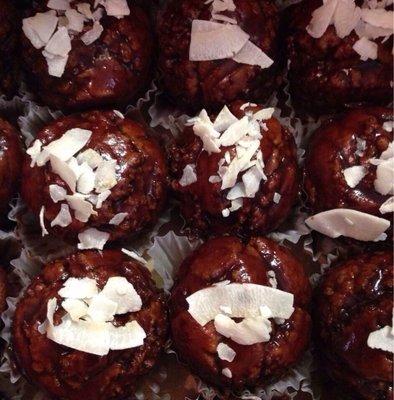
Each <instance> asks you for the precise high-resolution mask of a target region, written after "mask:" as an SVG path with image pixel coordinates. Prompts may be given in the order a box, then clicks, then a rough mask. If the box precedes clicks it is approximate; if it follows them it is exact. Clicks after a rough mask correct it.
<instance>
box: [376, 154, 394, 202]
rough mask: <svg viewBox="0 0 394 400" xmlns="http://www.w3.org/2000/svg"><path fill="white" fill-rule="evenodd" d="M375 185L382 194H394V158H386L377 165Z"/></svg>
mask: <svg viewBox="0 0 394 400" xmlns="http://www.w3.org/2000/svg"><path fill="white" fill-rule="evenodd" d="M374 187H375V190H376V191H377V192H378V193H380V194H383V195H387V194H390V195H393V194H394V158H390V159H388V160H384V161H383V162H382V163H380V164H379V165H378V166H377V168H376V179H375V181H374Z"/></svg>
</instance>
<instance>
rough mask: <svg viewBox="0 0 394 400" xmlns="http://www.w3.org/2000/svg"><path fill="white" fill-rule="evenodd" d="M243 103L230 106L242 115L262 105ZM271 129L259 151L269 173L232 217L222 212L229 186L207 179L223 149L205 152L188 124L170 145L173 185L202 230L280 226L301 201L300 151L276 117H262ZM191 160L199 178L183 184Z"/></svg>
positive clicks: (245, 230) (256, 231) (259, 230)
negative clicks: (299, 195) (255, 105)
mask: <svg viewBox="0 0 394 400" xmlns="http://www.w3.org/2000/svg"><path fill="white" fill-rule="evenodd" d="M242 104H243V102H235V103H233V104H232V105H231V106H230V108H231V111H232V112H233V113H234V115H236V116H237V117H238V118H241V117H242V116H244V115H245V112H247V111H251V110H253V111H254V112H256V111H257V110H259V109H261V108H262V107H261V106H258V107H257V108H256V107H247V108H246V109H245V110H244V111H241V110H240V106H241V105H242ZM264 122H265V123H266V125H267V127H268V130H267V131H264V132H263V138H262V139H261V144H260V149H261V151H262V153H263V159H264V163H265V167H264V172H265V174H266V176H267V177H268V179H267V181H262V182H261V184H260V189H259V191H258V192H257V194H256V196H255V197H254V198H253V199H244V200H243V202H244V203H243V204H244V205H243V206H242V208H241V209H240V210H238V211H236V212H233V213H231V214H230V216H229V217H227V218H224V217H223V216H222V210H223V209H225V208H228V207H230V205H231V204H230V203H231V202H230V201H229V200H227V199H226V195H227V192H228V190H225V191H221V189H220V187H221V182H219V183H210V182H209V177H210V176H213V175H217V170H218V162H219V160H220V159H221V158H223V157H224V153H225V152H226V151H227V150H230V151H231V149H233V148H234V146H232V147H225V148H222V149H221V153H212V154H211V155H208V153H207V152H205V151H204V152H202V142H201V140H200V138H198V137H197V136H196V135H194V133H193V128H192V127H186V129H185V130H184V132H182V134H181V140H180V142H179V143H176V144H174V145H173V146H170V147H169V151H168V154H169V160H170V170H171V173H172V188H173V190H174V191H175V193H176V195H177V196H178V198H179V199H180V202H181V212H182V214H183V216H184V217H185V219H186V221H187V223H188V224H189V225H190V226H191V227H192V228H193V229H196V230H197V231H199V232H202V233H204V232H205V233H206V234H208V231H209V232H210V233H214V232H236V233H241V234H250V233H252V234H264V233H266V232H270V231H272V230H274V229H275V228H277V227H278V226H279V225H280V224H281V223H282V222H283V221H284V220H285V219H286V218H287V217H288V215H289V213H290V212H291V209H292V207H293V205H294V203H295V201H296V199H297V195H298V190H299V173H298V166H297V149H296V145H295V142H294V138H293V136H292V135H291V133H290V132H289V131H288V130H287V129H286V128H284V127H283V126H281V124H280V123H279V121H278V120H277V119H276V118H271V119H269V120H268V121H264ZM187 164H196V171H197V182H196V183H194V184H191V185H189V186H185V187H182V186H181V185H180V184H179V179H180V178H181V176H182V172H183V169H184V167H185V166H186V165H187ZM275 192H277V193H279V194H280V195H281V198H280V201H279V203H278V204H276V203H274V201H273V197H274V194H275Z"/></svg>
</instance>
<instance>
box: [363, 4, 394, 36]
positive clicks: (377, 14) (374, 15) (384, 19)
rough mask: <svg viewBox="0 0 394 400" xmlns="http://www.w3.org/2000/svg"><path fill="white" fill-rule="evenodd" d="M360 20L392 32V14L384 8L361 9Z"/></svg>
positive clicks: (393, 15) (393, 17)
mask: <svg viewBox="0 0 394 400" xmlns="http://www.w3.org/2000/svg"><path fill="white" fill-rule="evenodd" d="M361 18H362V19H363V20H364V21H365V22H367V23H368V24H371V25H373V26H376V27H379V28H383V29H390V30H391V31H392V30H393V20H394V12H393V11H388V10H385V9H384V8H375V9H372V10H371V9H369V8H363V9H362V10H361Z"/></svg>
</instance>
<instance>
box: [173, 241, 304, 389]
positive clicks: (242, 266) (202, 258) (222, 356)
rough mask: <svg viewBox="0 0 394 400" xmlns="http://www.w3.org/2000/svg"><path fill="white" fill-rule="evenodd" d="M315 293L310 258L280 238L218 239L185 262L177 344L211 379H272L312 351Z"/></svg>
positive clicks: (176, 311)
mask: <svg viewBox="0 0 394 400" xmlns="http://www.w3.org/2000/svg"><path fill="white" fill-rule="evenodd" d="M278 289H279V290H278ZM310 294H311V288H310V284H309V281H308V278H307V277H306V275H305V272H304V270H303V267H302V264H301V263H300V262H299V261H298V260H297V259H296V258H295V257H294V256H293V255H292V254H291V253H290V252H289V251H288V250H287V249H286V248H284V247H282V246H279V245H278V244H276V243H275V242H273V241H272V240H269V239H265V238H252V239H251V240H250V241H249V242H248V243H247V244H243V243H242V242H241V241H240V240H239V239H237V238H235V237H219V238H215V239H211V240H209V241H208V242H206V243H205V244H203V245H202V246H201V247H200V248H198V249H197V250H196V251H195V252H194V253H193V254H192V255H190V256H189V257H188V258H187V259H186V260H185V261H184V262H183V263H182V265H181V267H180V270H179V275H178V277H177V281H176V284H175V286H174V288H173V289H172V293H171V299H170V324H171V332H172V339H173V343H174V346H175V349H176V351H177V352H178V355H179V356H180V358H181V359H182V360H184V361H186V362H187V363H188V365H189V366H190V368H191V369H192V370H193V372H195V373H196V374H197V375H199V376H200V377H201V378H202V379H203V380H205V381H206V382H208V383H210V384H213V385H217V386H220V387H223V388H231V389H243V388H245V387H252V386H255V385H258V384H265V383H267V382H269V381H271V380H272V379H275V378H277V377H280V376H282V375H283V374H285V373H286V372H287V370H288V368H289V367H291V366H292V365H293V364H294V363H295V362H296V361H297V360H298V359H299V358H300V357H301V355H302V354H303V353H304V351H305V350H306V348H307V346H308V343H309V333H310V328H311V319H310V316H309V313H308V305H309V301H310ZM270 296H272V297H270ZM275 304H276V305H279V304H280V307H279V308H280V309H281V311H280V312H279V309H277V307H276V305H275ZM288 308H290V312H289V313H288V314H286V313H287V311H289V309H288ZM285 309H286V311H285ZM284 311H285V312H284ZM281 312H284V314H281ZM279 314H280V315H282V317H283V318H278V316H279ZM285 314H286V315H285ZM233 318H235V321H236V322H235V321H234V320H233ZM242 318H243V319H242ZM274 318H275V319H274ZM219 332H220V333H219Z"/></svg>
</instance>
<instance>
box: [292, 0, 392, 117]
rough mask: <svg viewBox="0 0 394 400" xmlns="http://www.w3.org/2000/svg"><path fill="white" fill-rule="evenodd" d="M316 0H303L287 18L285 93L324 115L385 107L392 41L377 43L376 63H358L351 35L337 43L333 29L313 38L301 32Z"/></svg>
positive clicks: (317, 3)
mask: <svg viewBox="0 0 394 400" xmlns="http://www.w3.org/2000/svg"><path fill="white" fill-rule="evenodd" d="M322 4H323V3H322V1H321V0H305V1H303V2H301V3H299V4H297V5H295V6H293V7H291V8H289V9H288V10H287V11H286V13H287V20H286V21H287V22H286V26H287V29H288V38H287V50H288V58H289V60H290V66H289V68H290V70H289V78H290V89H291V94H292V95H293V98H294V100H295V102H296V103H297V104H298V106H299V107H300V108H302V109H304V110H307V111H313V112H316V113H323V114H327V113H328V112H329V111H331V110H341V109H343V106H344V105H345V106H354V105H356V104H366V105H368V104H371V105H382V106H384V105H386V104H388V103H389V102H390V101H391V98H392V88H391V86H390V82H391V81H392V70H393V58H392V54H391V49H392V46H393V36H391V38H390V39H389V40H387V41H386V42H385V43H381V41H382V39H383V38H381V39H378V40H377V41H376V42H377V43H378V58H377V60H367V61H361V59H360V56H359V54H357V53H356V52H355V51H354V50H353V45H354V43H355V42H356V41H357V40H358V39H359V37H358V36H357V34H356V33H355V32H354V31H353V32H352V33H351V34H350V35H348V36H346V37H345V38H343V39H341V38H339V37H338V36H337V34H336V31H335V28H334V26H330V27H329V28H328V29H327V31H326V32H325V33H324V34H323V36H322V37H321V38H319V39H314V38H313V37H312V36H310V35H309V33H308V32H307V31H306V27H307V25H308V24H309V22H310V20H311V18H312V13H313V11H314V10H315V9H316V8H318V7H320V6H321V5H322Z"/></svg>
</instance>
